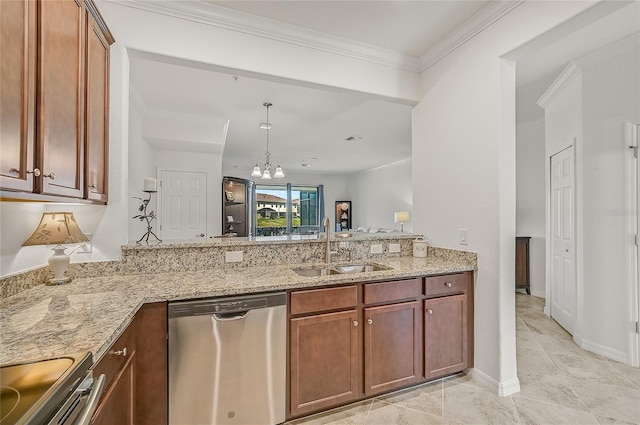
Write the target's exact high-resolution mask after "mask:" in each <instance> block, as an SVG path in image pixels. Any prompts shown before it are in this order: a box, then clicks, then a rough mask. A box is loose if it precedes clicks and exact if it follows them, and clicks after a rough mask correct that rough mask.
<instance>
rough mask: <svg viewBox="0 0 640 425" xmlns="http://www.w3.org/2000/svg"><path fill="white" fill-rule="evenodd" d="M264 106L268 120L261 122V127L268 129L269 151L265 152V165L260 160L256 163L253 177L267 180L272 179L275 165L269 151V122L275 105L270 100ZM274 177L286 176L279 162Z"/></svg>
mask: <svg viewBox="0 0 640 425" xmlns="http://www.w3.org/2000/svg"><path fill="white" fill-rule="evenodd" d="M262 106H264V107H265V108H267V122H263V123H260V128H262V129H265V130H267V151H266V152H265V153H264V166H263V167H260V161H258V162H256V165H255V166H254V167H253V172H252V173H251V177H262V178H263V179H265V180H270V179H271V169H272V168H273V166H272V164H271V160H270V157H271V152H269V130H271V123H270V122H269V108H270V107H271V106H273V105H272V104H271V103H269V102H265V103H263V104H262ZM273 177H275V178H277V179H281V178H283V177H284V171H282V167H281V166H280V164H279V163H278V166H277V167H276V168H275V172H274V174H273Z"/></svg>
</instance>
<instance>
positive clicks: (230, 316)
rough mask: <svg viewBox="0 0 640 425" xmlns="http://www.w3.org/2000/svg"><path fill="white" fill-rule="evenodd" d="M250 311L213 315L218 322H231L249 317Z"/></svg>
mask: <svg viewBox="0 0 640 425" xmlns="http://www.w3.org/2000/svg"><path fill="white" fill-rule="evenodd" d="M248 314H249V310H246V311H239V312H236V313H222V314H212V316H213V319H214V320H215V321H216V322H231V321H233V320H242V319H244V318H246V317H247V315H248Z"/></svg>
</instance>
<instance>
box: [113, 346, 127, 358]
mask: <svg viewBox="0 0 640 425" xmlns="http://www.w3.org/2000/svg"><path fill="white" fill-rule="evenodd" d="M113 354H115V355H116V356H122V357H126V356H127V347H124V348H123V349H122V350H118V351H115V352H114V353H113Z"/></svg>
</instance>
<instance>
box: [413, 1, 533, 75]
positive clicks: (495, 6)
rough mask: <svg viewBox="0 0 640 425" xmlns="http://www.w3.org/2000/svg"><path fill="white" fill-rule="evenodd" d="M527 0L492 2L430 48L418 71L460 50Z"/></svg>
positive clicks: (419, 61) (421, 57)
mask: <svg viewBox="0 0 640 425" xmlns="http://www.w3.org/2000/svg"><path fill="white" fill-rule="evenodd" d="M524 1H525V0H508V1H490V2H489V4H487V5H486V6H484V7H483V8H481V9H480V10H478V11H477V12H476V13H475V14H474V15H473V16H471V17H470V18H469V19H467V20H466V21H464V22H463V23H462V24H461V25H460V26H458V27H456V28H455V29H454V30H453V31H451V32H450V33H448V34H447V35H446V36H445V37H444V38H443V39H441V40H440V41H438V42H437V43H436V44H435V45H434V46H432V47H431V48H429V50H427V51H426V52H425V53H423V54H422V55H421V56H420V58H419V59H418V70H419V72H424V71H426V70H427V69H429V68H430V67H432V66H433V65H435V64H436V63H438V62H439V61H441V60H442V59H443V58H445V57H446V56H448V55H449V54H451V53H452V52H453V51H455V50H456V49H458V48H460V47H461V46H462V45H463V44H465V43H466V42H467V41H469V40H471V39H472V38H473V37H475V36H476V35H478V34H480V33H481V32H482V31H484V30H485V29H487V28H488V27H490V26H491V25H492V24H493V23H494V22H496V21H497V20H499V19H500V18H502V17H503V16H505V15H506V14H508V13H509V12H511V11H512V10H513V9H515V8H516V7H518V6H520V5H521V4H522V3H524Z"/></svg>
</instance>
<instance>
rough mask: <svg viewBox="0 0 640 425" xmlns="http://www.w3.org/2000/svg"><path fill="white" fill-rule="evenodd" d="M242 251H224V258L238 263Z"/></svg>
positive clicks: (228, 261) (240, 259)
mask: <svg viewBox="0 0 640 425" xmlns="http://www.w3.org/2000/svg"><path fill="white" fill-rule="evenodd" d="M242 257H243V251H229V252H225V253H224V260H225V261H226V262H227V263H239V262H240V261H242Z"/></svg>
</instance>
